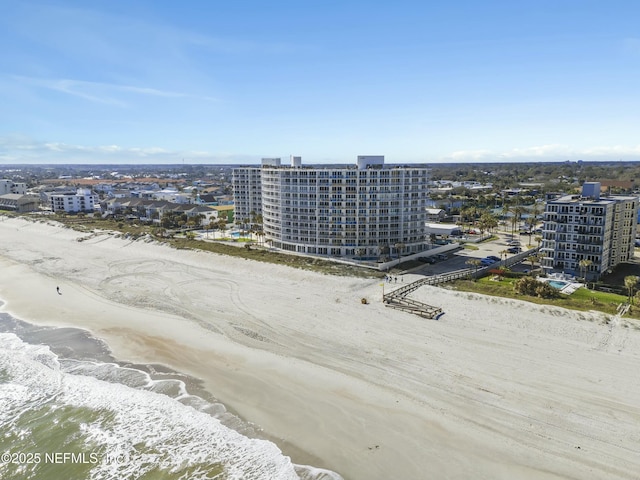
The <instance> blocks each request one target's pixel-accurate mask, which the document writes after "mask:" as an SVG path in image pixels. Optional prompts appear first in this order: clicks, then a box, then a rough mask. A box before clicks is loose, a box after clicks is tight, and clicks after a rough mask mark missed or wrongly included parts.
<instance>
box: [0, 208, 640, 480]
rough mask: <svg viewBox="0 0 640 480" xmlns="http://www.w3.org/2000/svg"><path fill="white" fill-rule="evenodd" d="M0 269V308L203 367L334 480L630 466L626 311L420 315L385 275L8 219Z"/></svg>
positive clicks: (483, 310)
mask: <svg viewBox="0 0 640 480" xmlns="http://www.w3.org/2000/svg"><path fill="white" fill-rule="evenodd" d="M0 269H1V270H0V272H1V275H0V299H2V300H4V301H5V302H6V304H5V305H3V307H2V310H3V311H6V312H9V313H11V314H12V315H14V316H16V317H18V318H21V319H23V320H26V321H30V322H33V323H38V324H44V325H55V326H74V327H81V328H86V329H88V330H90V331H91V332H92V333H93V334H94V335H95V336H97V337H99V338H101V339H104V340H105V341H106V342H107V343H108V345H109V346H110V347H111V349H112V351H113V354H114V356H115V357H116V358H118V359H121V360H128V361H132V362H138V363H161V364H165V365H167V366H169V367H171V368H173V369H175V370H178V371H180V372H184V373H187V374H190V375H193V376H194V377H197V378H199V379H202V381H203V382H204V385H205V386H206V388H207V390H209V391H210V392H211V393H213V394H214V395H215V396H216V397H217V398H218V399H219V400H220V401H222V402H223V403H224V404H226V405H227V406H229V407H230V408H231V409H233V410H234V411H235V412H237V413H238V414H239V415H240V416H241V417H242V418H244V419H245V420H247V421H249V422H252V423H254V424H255V425H257V426H258V427H260V428H262V429H263V430H264V431H265V432H266V433H267V434H268V435H269V436H271V437H272V438H274V439H276V440H277V442H278V445H279V446H280V448H281V449H283V450H284V452H285V453H286V454H289V455H292V457H293V461H294V462H296V463H300V462H302V463H306V462H310V463H311V464H313V465H315V466H318V467H323V468H327V469H330V470H334V471H336V472H338V473H339V474H340V475H342V476H343V477H344V478H345V479H346V480H373V479H430V478H434V479H445V478H446V479H467V478H475V479H514V478H517V479H586V478H589V479H636V478H638V472H640V428H639V426H640V374H639V373H638V365H639V364H640V322H638V321H633V320H627V319H612V318H610V317H608V316H606V315H604V314H599V313H579V312H571V311H567V310H564V309H559V308H553V307H544V306H542V307H539V306H535V305H533V304H529V303H526V302H519V301H515V300H506V299H497V298H491V297H484V296H479V295H475V294H468V293H460V292H453V291H449V290H446V289H439V288H433V287H422V288H420V289H419V290H417V291H416V292H415V293H413V294H412V296H413V298H415V299H418V300H421V301H424V302H426V303H429V304H431V305H435V306H438V307H441V308H443V310H444V312H445V314H444V315H443V316H442V317H441V319H440V320H439V321H431V320H425V319H422V318H420V317H417V316H414V315H411V314H409V313H404V312H399V311H395V310H392V309H390V308H386V307H385V306H384V305H383V304H382V302H381V296H382V287H381V281H379V280H366V279H354V278H346V277H333V276H326V275H320V274H316V273H313V272H306V271H301V270H295V269H289V268H287V267H282V266H274V265H268V264H262V263H257V262H252V261H247V260H242V259H236V258H230V257H224V256H219V255H214V254H210V253H203V252H195V251H187V250H175V249H171V248H169V247H166V246H163V245H159V244H156V243H155V242H145V241H144V240H138V241H130V240H126V239H122V238H116V237H115V236H114V235H113V234H110V233H100V234H91V235H90V234H83V233H79V232H75V231H72V230H69V229H65V228H62V227H58V226H54V225H50V224H47V223H44V222H30V221H26V220H23V219H6V218H4V217H0ZM415 279H418V277H417V276H412V275H407V276H405V278H404V282H405V283H406V282H409V281H412V280H415ZM394 286H395V285H391V286H390V285H388V284H387V285H385V288H387V289H388V288H393V287H394ZM398 286H399V284H398ZM56 287H60V292H61V295H58V293H57V292H56ZM363 297H365V298H367V299H368V300H369V304H368V305H363V304H362V303H361V301H360V300H361V298H363Z"/></svg>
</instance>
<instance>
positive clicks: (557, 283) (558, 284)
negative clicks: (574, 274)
mask: <svg viewBox="0 0 640 480" xmlns="http://www.w3.org/2000/svg"><path fill="white" fill-rule="evenodd" d="M547 283H548V284H549V285H551V286H552V287H553V288H555V289H557V290H562V289H563V288H564V287H566V286H567V285H569V282H563V281H562V280H549V281H548V282H547Z"/></svg>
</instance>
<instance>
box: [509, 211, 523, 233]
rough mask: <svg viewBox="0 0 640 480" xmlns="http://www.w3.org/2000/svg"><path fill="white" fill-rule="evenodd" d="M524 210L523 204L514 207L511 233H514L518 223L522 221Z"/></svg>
mask: <svg viewBox="0 0 640 480" xmlns="http://www.w3.org/2000/svg"><path fill="white" fill-rule="evenodd" d="M523 212H524V208H523V207H522V205H515V206H514V207H513V218H512V219H511V235H513V232H514V230H515V228H516V225H517V224H518V223H519V222H520V219H521V218H522V213H523Z"/></svg>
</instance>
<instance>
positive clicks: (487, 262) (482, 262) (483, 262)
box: [480, 257, 496, 267]
mask: <svg viewBox="0 0 640 480" xmlns="http://www.w3.org/2000/svg"><path fill="white" fill-rule="evenodd" d="M494 263H496V261H495V260H493V259H492V258H488V257H485V258H483V259H482V260H480V265H482V266H483V267H488V266H489V265H493V264H494Z"/></svg>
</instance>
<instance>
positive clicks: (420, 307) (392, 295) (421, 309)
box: [383, 248, 538, 319]
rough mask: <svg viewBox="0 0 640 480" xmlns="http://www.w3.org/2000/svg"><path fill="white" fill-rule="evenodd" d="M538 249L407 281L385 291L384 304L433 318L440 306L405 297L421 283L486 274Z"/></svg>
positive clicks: (439, 312) (441, 281) (428, 283)
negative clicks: (484, 265) (482, 264)
mask: <svg viewBox="0 0 640 480" xmlns="http://www.w3.org/2000/svg"><path fill="white" fill-rule="evenodd" d="M536 251H538V248H533V249H531V250H528V251H526V252H522V253H520V254H518V255H514V256H513V257H511V258H509V259H508V260H503V261H502V262H499V263H496V264H494V265H489V266H487V267H484V268H476V269H472V268H465V269H463V270H456V271H454V272H448V273H442V274H440V275H432V276H430V277H424V278H422V279H420V280H416V281H415V282H412V283H409V284H408V285H404V286H402V287H400V288H397V289H395V290H393V291H391V292H389V293H385V295H384V297H383V301H384V304H385V305H386V306H387V307H391V308H396V309H398V310H402V311H405V312H410V313H415V314H416V315H420V316H421V317H424V318H429V319H434V318H438V317H439V316H440V315H442V314H443V313H444V312H443V311H442V309H441V308H438V307H434V306H432V305H427V304H426V303H422V302H418V301H416V300H412V299H410V298H406V297H407V295H409V294H410V293H411V292H413V291H415V290H417V289H418V288H420V287H421V286H423V285H440V284H442V283H446V282H450V281H452V280H457V279H459V278H465V277H466V278H472V277H481V276H483V275H486V274H487V272H488V271H489V270H491V269H492V268H496V267H498V266H501V265H502V266H507V267H509V266H511V265H514V264H516V263H520V262H522V261H523V260H524V259H525V258H527V257H528V256H529V255H532V254H533V253H535V252H536Z"/></svg>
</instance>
